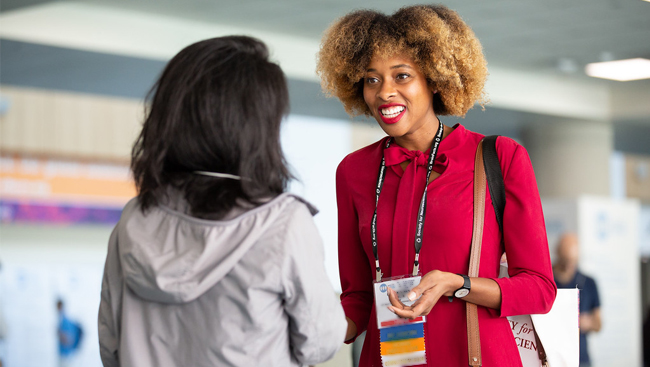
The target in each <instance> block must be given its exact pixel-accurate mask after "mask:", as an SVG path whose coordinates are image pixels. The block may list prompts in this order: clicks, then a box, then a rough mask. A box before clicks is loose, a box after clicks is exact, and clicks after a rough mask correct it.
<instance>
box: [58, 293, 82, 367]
mask: <svg viewBox="0 0 650 367" xmlns="http://www.w3.org/2000/svg"><path fill="white" fill-rule="evenodd" d="M56 310H57V312H58V315H59V322H58V324H57V328H56V332H57V336H58V341H59V367H71V366H74V360H75V356H76V354H77V352H78V351H79V346H80V345H81V340H82V338H83V328H82V327H81V324H79V323H78V322H75V321H73V320H71V319H69V318H68V316H67V315H66V314H65V308H64V305H63V301H62V300H60V299H59V300H58V301H57V302H56Z"/></svg>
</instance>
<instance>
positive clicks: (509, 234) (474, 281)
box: [318, 5, 556, 367]
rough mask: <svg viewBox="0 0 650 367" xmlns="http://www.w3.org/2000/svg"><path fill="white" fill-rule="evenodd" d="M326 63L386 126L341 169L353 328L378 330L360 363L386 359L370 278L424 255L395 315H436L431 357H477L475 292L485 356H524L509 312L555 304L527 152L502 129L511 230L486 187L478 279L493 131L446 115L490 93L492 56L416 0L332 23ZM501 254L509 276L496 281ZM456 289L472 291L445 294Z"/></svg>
mask: <svg viewBox="0 0 650 367" xmlns="http://www.w3.org/2000/svg"><path fill="white" fill-rule="evenodd" d="M318 72H319V74H320V76H321V78H322V85H323V88H324V89H325V90H326V91H327V92H328V93H329V94H331V95H334V96H336V97H338V98H339V99H340V100H341V102H342V103H343V105H344V107H345V108H346V110H347V111H348V112H349V113H350V114H352V115H355V114H365V115H367V116H372V117H374V118H375V119H376V120H377V122H378V123H379V126H380V127H381V128H382V129H383V130H384V132H385V133H386V134H387V135H388V136H387V137H386V138H384V139H382V140H381V141H379V142H377V143H375V144H372V145H370V146H367V147H365V148H363V149H360V150H358V151H356V152H354V153H351V154H350V155H348V156H347V157H346V158H345V159H344V160H343V161H342V162H341V163H340V165H339V167H338V171H337V177H336V182H337V201H338V213H339V216H338V220H339V269H340V276H341V285H342V289H343V294H342V295H341V302H342V304H343V308H344V310H345V313H346V316H347V319H348V333H347V337H346V339H347V341H348V342H351V341H353V340H354V338H355V337H356V336H357V335H358V334H359V333H361V332H363V331H364V330H367V331H368V333H367V335H366V339H365V343H364V347H363V351H362V353H361V363H360V365H362V366H381V365H382V357H381V351H380V340H381V339H380V333H379V331H378V326H377V316H376V312H377V311H376V307H375V305H374V298H373V280H375V279H376V278H380V277H381V275H382V274H381V272H383V276H384V277H391V276H392V277H394V276H402V275H411V274H412V269H415V271H416V272H417V270H418V268H417V266H415V265H417V264H418V260H419V271H420V272H421V273H422V274H425V275H424V276H423V277H422V281H421V283H420V285H419V286H417V287H415V288H414V289H413V292H411V293H410V294H409V295H408V298H409V299H411V300H415V299H418V300H417V301H416V302H415V303H413V305H411V306H406V305H404V304H402V303H401V302H399V300H398V299H397V298H396V297H395V295H394V292H391V291H390V290H388V292H389V293H390V294H391V303H392V306H389V307H390V310H391V311H393V312H394V313H396V314H397V315H398V316H400V317H403V318H410V319H414V318H417V317H419V316H421V315H428V316H427V319H426V323H425V324H424V329H423V333H424V339H425V345H426V365H427V366H445V367H447V366H463V365H465V366H466V365H467V364H468V342H467V326H466V316H465V302H469V303H474V304H476V305H478V306H479V307H478V318H479V324H480V328H479V330H480V333H481V346H482V348H481V349H482V353H483V355H482V358H483V366H484V367H492V366H499V367H504V366H521V361H520V359H519V354H518V351H517V346H516V345H515V341H514V339H513V336H512V333H511V330H510V326H509V323H508V320H507V319H506V316H509V315H518V314H529V313H543V312H547V311H548V310H549V309H550V307H551V305H552V303H553V300H554V299H555V293H556V287H555V283H554V282H553V273H552V270H551V262H550V257H549V251H548V244H547V240H546V231H545V228H544V219H543V216H542V208H541V202H540V199H539V193H538V191H537V185H536V183H535V176H534V173H533V170H532V166H531V163H530V160H529V158H528V155H527V153H526V151H525V149H524V148H523V147H522V146H520V145H519V144H517V143H516V142H514V141H513V140H511V139H508V138H504V137H500V138H498V139H497V142H496V149H497V153H498V156H499V161H500V164H501V169H502V171H503V177H504V181H505V190H506V202H507V205H506V206H505V212H504V216H503V225H504V232H503V233H501V232H500V230H499V227H498V224H497V221H496V219H495V213H494V211H493V210H491V207H492V204H491V202H490V199H489V197H488V199H487V200H486V210H485V229H484V236H483V246H482V251H481V263H480V264H481V266H480V272H479V276H478V277H472V278H468V277H467V274H468V267H469V254H470V245H471V239H472V219H473V217H472V213H473V173H474V172H473V171H474V157H475V153H476V150H477V146H478V144H479V141H480V140H481V139H482V138H483V136H482V135H480V134H477V133H474V132H471V131H468V130H466V129H465V128H464V127H463V126H462V125H460V124H458V125H456V126H454V127H448V126H445V125H443V124H442V122H441V121H440V120H439V119H438V116H440V115H455V116H464V115H465V114H466V112H467V111H468V110H469V109H470V108H471V107H472V106H473V105H474V104H475V103H476V102H479V103H483V102H484V97H483V86H484V83H485V79H486V76H487V68H486V62H485V59H484V57H483V52H482V50H481V45H480V43H479V41H478V39H477V38H476V36H475V35H474V33H473V32H472V30H471V29H470V28H469V27H468V26H467V24H465V23H464V22H463V21H462V19H461V18H460V17H459V16H458V14H456V13H455V12H454V11H451V10H449V9H448V8H446V7H444V6H435V5H419V6H409V7H404V8H402V9H400V10H399V11H397V12H396V13H394V14H392V15H385V14H382V13H379V12H375V11H371V10H361V11H355V12H353V13H350V14H348V15H346V16H344V17H342V18H341V19H339V20H338V21H337V22H335V23H334V24H333V25H332V26H331V28H330V29H329V30H328V31H327V33H326V34H325V36H324V38H323V42H322V45H321V50H320V54H319V61H318ZM431 155H433V157H431ZM430 158H431V159H433V164H432V168H431V169H428V168H427V166H428V164H427V162H428V161H429V159H430ZM380 167H382V169H380ZM384 167H385V169H384ZM380 172H381V173H380ZM378 176H379V178H378ZM382 180H383V181H382ZM381 182H383V186H380V183H381ZM425 192H426V193H427V195H428V196H426V197H428V199H427V200H424V199H423V197H425V196H424V194H423V193H425ZM421 202H422V203H425V206H424V207H423V208H424V209H423V211H422V212H418V210H419V207H420V203H421ZM487 209H490V210H487ZM374 213H376V216H375V214H374ZM424 214H426V217H424ZM373 218H376V222H375V220H374V219H373ZM424 218H426V220H425V219H424ZM416 232H417V233H418V235H417V237H416ZM371 239H372V240H371ZM373 242H375V243H376V245H374V244H373ZM414 244H417V245H414ZM418 245H419V246H418ZM504 252H506V253H507V255H508V260H509V263H510V267H509V269H510V278H508V279H506V278H503V279H498V278H497V277H498V273H499V260H500V258H501V255H502V254H503V253H504ZM418 256H419V258H418ZM376 270H377V271H376ZM459 274H460V275H459ZM384 290H386V288H384ZM468 291H469V292H468ZM443 296H444V298H443V299H444V301H439V300H440V299H441V297H443ZM454 296H456V297H463V298H462V299H458V298H457V299H456V301H453V302H447V297H450V300H453V297H454ZM382 345H383V344H382ZM382 348H383V347H382ZM384 362H385V361H384Z"/></svg>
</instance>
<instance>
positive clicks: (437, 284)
mask: <svg viewBox="0 0 650 367" xmlns="http://www.w3.org/2000/svg"><path fill="white" fill-rule="evenodd" d="M462 286H463V277H461V276H460V275H457V274H454V273H447V272H444V271H440V270H433V271H430V272H428V273H426V274H425V275H424V276H423V277H422V280H420V284H418V285H417V286H415V287H414V288H413V289H412V290H411V292H410V293H409V294H408V298H409V299H410V300H411V301H413V300H415V299H417V298H418V297H420V299H418V300H417V301H416V302H415V303H413V305H411V306H406V305H405V304H403V303H402V302H401V301H400V300H399V298H398V297H397V293H395V291H394V290H392V289H390V288H388V299H389V300H390V303H391V305H392V306H389V309H390V310H391V311H392V312H394V313H395V314H396V315H397V316H399V317H403V318H405V319H414V318H417V317H420V316H422V315H428V314H429V312H431V309H432V308H433V306H435V305H436V303H437V302H438V300H439V299H440V297H442V296H453V294H454V291H455V290H456V289H458V288H460V287H462Z"/></svg>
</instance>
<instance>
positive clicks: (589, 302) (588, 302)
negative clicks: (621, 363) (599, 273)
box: [555, 271, 600, 366]
mask: <svg viewBox="0 0 650 367" xmlns="http://www.w3.org/2000/svg"><path fill="white" fill-rule="evenodd" d="M555 284H556V285H557V287H558V288H578V289H580V313H581V314H583V313H590V312H593V311H594V309H596V308H599V307H600V297H599V296H598V287H596V281H594V278H592V277H590V276H587V275H584V274H583V273H581V272H580V271H577V272H576V274H575V275H574V276H573V279H571V281H569V282H568V283H560V282H558V281H557V279H555ZM583 364H584V365H587V366H589V365H591V359H590V358H589V352H588V350H587V334H586V333H583V332H582V331H581V332H580V365H583Z"/></svg>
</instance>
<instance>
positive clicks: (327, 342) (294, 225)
mask: <svg viewBox="0 0 650 367" xmlns="http://www.w3.org/2000/svg"><path fill="white" fill-rule="evenodd" d="M285 245H286V247H285V248H286V251H287V253H286V256H285V260H284V264H282V286H283V293H284V294H283V297H284V308H285V312H286V314H287V315H288V316H289V332H290V342H291V352H292V354H293V357H294V358H295V359H296V360H297V361H298V362H299V363H301V364H306V365H312V364H318V363H322V362H324V361H326V360H328V359H330V358H332V357H333V356H334V354H336V352H337V351H338V350H339V348H340V347H341V345H343V339H344V338H345V332H346V329H347V323H346V321H345V314H344V313H343V309H342V308H341V305H340V304H339V302H338V300H337V299H336V294H335V293H334V289H333V288H332V285H331V283H330V281H329V279H328V278H327V274H326V273H325V265H324V252H323V243H322V241H321V238H320V235H319V233H318V230H317V229H316V225H315V223H314V220H313V218H312V216H311V214H310V212H309V211H308V209H307V207H306V206H305V205H303V204H300V205H298V208H296V209H295V211H294V212H293V214H292V218H291V220H290V221H289V224H288V228H287V232H286V239H285Z"/></svg>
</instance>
